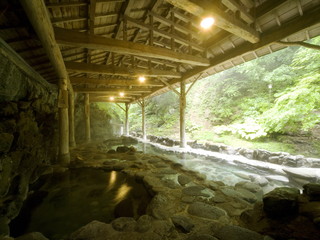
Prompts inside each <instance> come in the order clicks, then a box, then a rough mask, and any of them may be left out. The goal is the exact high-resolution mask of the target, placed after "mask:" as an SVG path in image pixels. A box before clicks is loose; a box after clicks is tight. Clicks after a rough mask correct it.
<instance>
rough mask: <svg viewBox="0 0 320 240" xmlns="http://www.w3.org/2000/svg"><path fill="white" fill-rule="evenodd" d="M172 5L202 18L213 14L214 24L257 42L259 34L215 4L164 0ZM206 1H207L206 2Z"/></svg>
mask: <svg viewBox="0 0 320 240" xmlns="http://www.w3.org/2000/svg"><path fill="white" fill-rule="evenodd" d="M166 1H167V2H169V3H171V4H172V5H173V6H175V7H178V8H181V9H183V10H185V11H187V12H190V13H191V14H193V15H195V16H197V17H200V18H203V17H206V16H207V15H213V17H214V18H215V25H216V26H218V27H219V28H222V29H224V30H226V31H228V32H231V33H233V34H235V35H237V36H239V37H241V38H243V39H245V40H247V41H249V42H251V43H257V42H259V39H260V38H259V34H258V32H257V31H255V30H254V29H252V28H251V27H249V26H247V25H245V24H243V23H242V22H241V21H239V20H236V19H235V18H232V17H231V16H229V15H227V14H226V13H224V12H223V11H222V10H220V9H219V8H217V7H215V6H213V5H212V6H208V4H203V5H200V4H201V3H202V2H203V1H201V0H198V1H197V3H194V2H192V1H190V0H166ZM206 3H207V2H206Z"/></svg>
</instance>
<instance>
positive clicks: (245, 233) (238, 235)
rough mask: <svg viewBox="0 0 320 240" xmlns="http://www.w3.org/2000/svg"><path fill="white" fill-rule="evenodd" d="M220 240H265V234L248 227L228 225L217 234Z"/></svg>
mask: <svg viewBox="0 0 320 240" xmlns="http://www.w3.org/2000/svg"><path fill="white" fill-rule="evenodd" d="M215 236H216V237H217V238H219V240H263V239H264V236H263V235H261V234H259V233H256V232H253V231H251V230H248V229H246V228H242V227H238V226H232V225H227V226H224V227H222V228H221V229H220V230H218V231H217V232H216V234H215Z"/></svg>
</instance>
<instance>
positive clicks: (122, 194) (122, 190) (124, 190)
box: [114, 183, 132, 204]
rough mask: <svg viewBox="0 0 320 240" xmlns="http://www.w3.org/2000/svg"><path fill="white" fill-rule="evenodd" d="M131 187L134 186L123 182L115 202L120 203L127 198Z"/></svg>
mask: <svg viewBox="0 0 320 240" xmlns="http://www.w3.org/2000/svg"><path fill="white" fill-rule="evenodd" d="M131 189H132V187H129V186H128V185H127V184H126V183H124V184H122V185H121V186H120V187H119V189H118V191H117V194H116V196H115V198H114V202H115V203H116V204H118V203H119V202H121V201H122V200H123V199H125V198H126V196H127V195H128V193H129V192H130V190H131Z"/></svg>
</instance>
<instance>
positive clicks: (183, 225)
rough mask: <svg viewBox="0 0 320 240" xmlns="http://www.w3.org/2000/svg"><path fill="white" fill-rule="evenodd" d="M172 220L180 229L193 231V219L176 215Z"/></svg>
mask: <svg viewBox="0 0 320 240" xmlns="http://www.w3.org/2000/svg"><path fill="white" fill-rule="evenodd" d="M171 220H172V222H173V224H174V226H175V227H176V228H178V229H180V230H181V231H182V232H184V233H189V232H191V230H192V228H193V227H194V224H193V222H192V221H191V219H189V218H187V217H185V216H182V215H175V216H172V217H171Z"/></svg>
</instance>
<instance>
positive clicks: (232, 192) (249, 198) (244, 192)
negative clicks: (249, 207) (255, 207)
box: [221, 187, 257, 203]
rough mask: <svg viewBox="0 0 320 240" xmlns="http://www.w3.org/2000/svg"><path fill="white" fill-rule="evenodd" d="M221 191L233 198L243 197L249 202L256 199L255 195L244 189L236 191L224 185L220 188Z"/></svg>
mask: <svg viewBox="0 0 320 240" xmlns="http://www.w3.org/2000/svg"><path fill="white" fill-rule="evenodd" d="M221 192H222V193H223V194H225V195H226V196H228V197H232V198H235V199H243V200H245V201H247V202H249V203H254V202H256V201H257V198H256V196H255V195H254V194H253V193H251V192H249V191H247V190H245V189H239V190H238V191H237V190H234V189H232V188H229V187H224V188H222V189H221Z"/></svg>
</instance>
